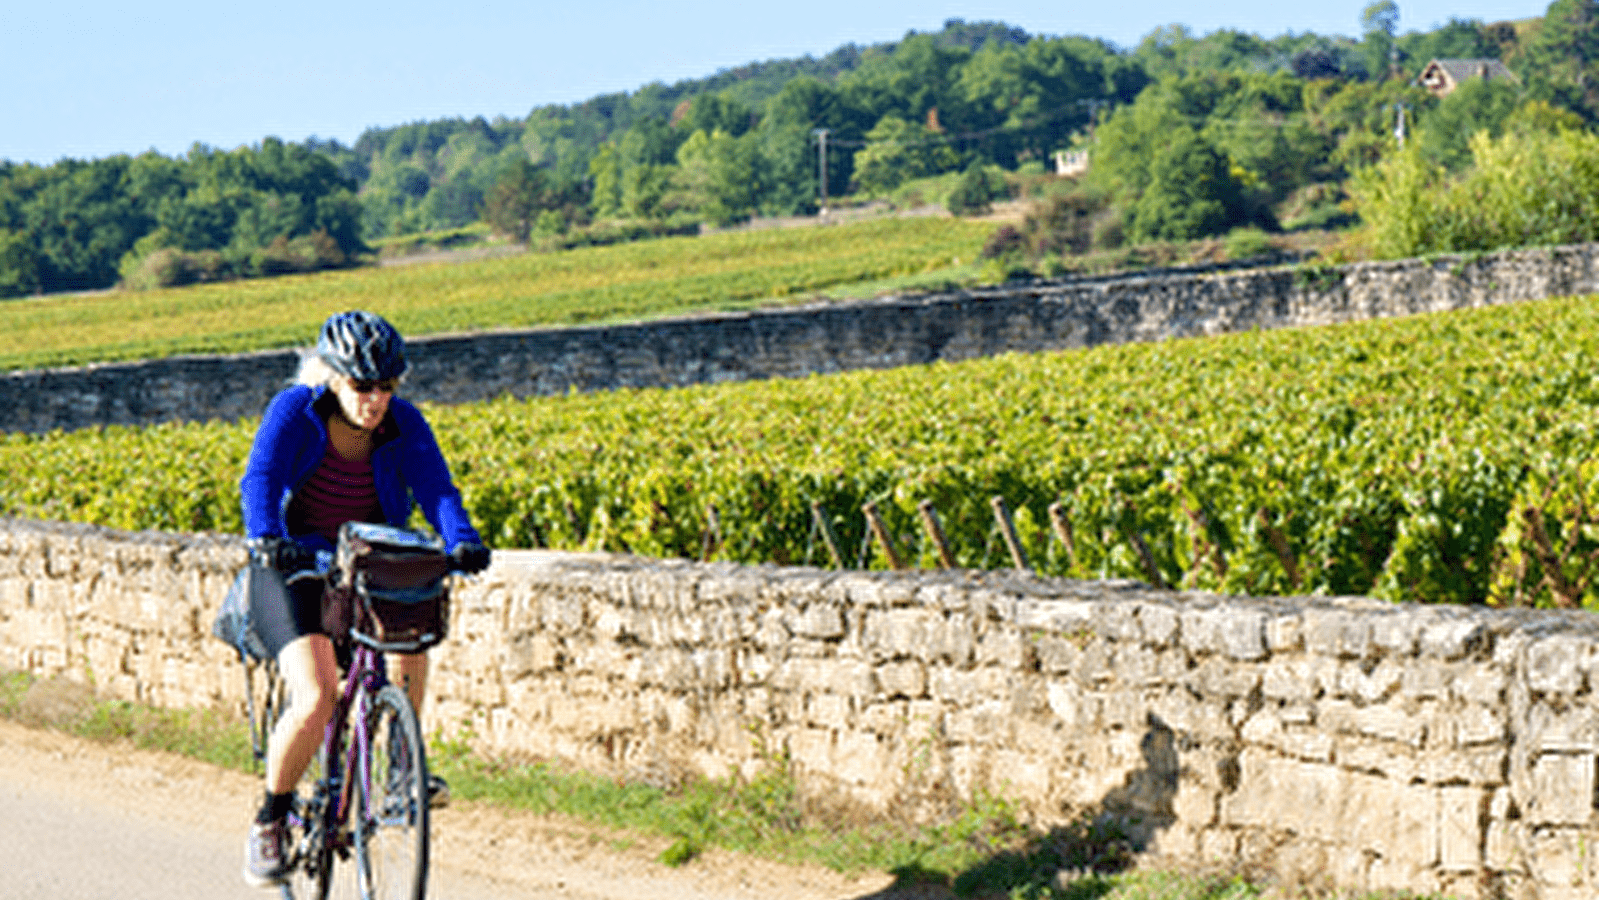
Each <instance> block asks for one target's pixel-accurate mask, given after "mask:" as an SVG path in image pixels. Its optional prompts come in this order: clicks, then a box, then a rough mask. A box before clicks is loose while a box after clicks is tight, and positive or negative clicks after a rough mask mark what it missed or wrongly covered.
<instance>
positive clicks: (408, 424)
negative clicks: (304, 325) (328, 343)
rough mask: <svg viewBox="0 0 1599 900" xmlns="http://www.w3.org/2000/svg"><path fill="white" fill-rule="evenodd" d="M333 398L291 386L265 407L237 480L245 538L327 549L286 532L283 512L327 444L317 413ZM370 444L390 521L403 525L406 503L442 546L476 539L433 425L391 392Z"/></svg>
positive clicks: (315, 538) (319, 540)
mask: <svg viewBox="0 0 1599 900" xmlns="http://www.w3.org/2000/svg"><path fill="white" fill-rule="evenodd" d="M337 402H338V399H337V398H336V397H335V396H334V395H333V394H331V393H329V392H328V390H327V388H325V387H315V388H313V387H307V386H305V385H295V386H294V387H291V388H289V389H287V390H285V391H283V392H282V393H280V394H278V395H277V396H276V397H273V398H272V402H271V403H269V404H268V405H267V409H266V413H265V414H264V415H263V416H262V417H261V427H260V429H259V430H257V431H256V433H255V443H254V445H253V446H251V448H250V461H249V462H248V463H247V464H246V465H245V469H244V478H243V479H241V480H240V481H239V493H240V502H241V504H242V505H243V507H244V533H245V535H246V536H247V537H251V538H261V537H293V538H295V539H297V540H299V541H300V542H301V543H303V544H305V545H306V546H307V547H310V548H312V549H315V550H332V549H333V548H332V547H331V546H329V545H328V542H327V539H326V538H323V537H322V536H321V535H318V534H296V535H290V534H289V533H288V526H287V524H286V521H285V514H286V513H287V512H288V509H289V499H290V498H291V497H292V496H293V495H294V492H295V491H296V490H298V489H299V488H300V486H301V485H303V484H304V483H305V481H306V479H308V478H310V477H311V474H312V473H314V472H315V471H316V469H317V466H319V465H321V464H322V457H323V455H324V454H326V453H327V449H328V429H327V422H326V419H325V418H324V417H325V416H327V415H328V414H330V413H332V411H333V408H334V406H333V405H334V404H336V403H337ZM373 444H374V446H373V448H372V481H373V483H374V486H375V487H376V488H377V494H378V503H379V504H381V505H382V507H383V516H384V518H385V519H387V520H388V523H389V524H390V525H396V526H403V525H404V524H405V523H406V521H407V520H408V519H410V517H411V508H412V506H413V504H414V505H417V506H420V507H421V508H422V514H423V515H424V516H426V517H427V520H428V523H429V524H430V525H432V526H433V529H434V530H435V531H437V532H438V533H439V534H440V535H442V536H443V537H444V542H445V545H446V547H447V548H449V549H454V548H455V546H456V545H457V544H461V543H467V542H471V543H475V544H480V543H482V542H483V541H482V539H481V538H479V537H478V533H477V531H476V530H474V529H473V528H472V522H471V520H470V519H469V518H467V514H466V508H465V507H464V506H462V505H461V492H460V491H459V490H457V489H456V487H455V483H454V482H452V481H451V480H450V469H449V466H448V465H446V464H445V462H444V454H443V453H441V452H439V444H438V441H437V440H435V439H434V437H433V429H431V428H429V427H428V423H427V420H426V419H423V418H422V414H421V413H420V412H418V411H417V408H416V407H415V406H412V405H411V404H410V403H409V402H407V401H405V400H402V399H400V398H399V397H395V398H393V399H392V400H390V401H389V412H388V415H387V416H385V417H384V419H383V423H382V424H381V425H379V426H378V428H377V430H376V432H375V433H374V435H373Z"/></svg>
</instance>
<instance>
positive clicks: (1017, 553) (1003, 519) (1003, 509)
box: [988, 494, 1032, 571]
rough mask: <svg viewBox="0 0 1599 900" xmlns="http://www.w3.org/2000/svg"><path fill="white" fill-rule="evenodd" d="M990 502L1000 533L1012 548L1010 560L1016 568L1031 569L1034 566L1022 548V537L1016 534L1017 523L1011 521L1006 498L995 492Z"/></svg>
mask: <svg viewBox="0 0 1599 900" xmlns="http://www.w3.org/2000/svg"><path fill="white" fill-rule="evenodd" d="M988 503H989V505H990V506H992V507H994V522H995V523H996V524H997V525H999V533H1000V534H1001V535H1002V536H1003V537H1004V538H1005V546H1006V548H1007V549H1009V550H1010V561H1011V562H1012V563H1014V564H1015V566H1016V568H1018V569H1022V570H1024V571H1030V570H1031V569H1032V566H1030V565H1028V564H1027V553H1026V551H1024V550H1023V549H1022V542H1021V539H1020V538H1018V537H1017V536H1016V523H1015V522H1013V521H1011V517H1010V507H1008V506H1006V505H1005V498H1004V497H1001V496H999V495H998V494H995V495H994V497H993V499H991V500H989V501H988Z"/></svg>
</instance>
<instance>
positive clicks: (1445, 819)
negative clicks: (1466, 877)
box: [1438, 787, 1488, 872]
mask: <svg viewBox="0 0 1599 900" xmlns="http://www.w3.org/2000/svg"><path fill="white" fill-rule="evenodd" d="M1487 802H1488V792H1487V791H1485V790H1483V789H1481V788H1476V787H1446V788H1441V789H1439V791H1438V856H1439V864H1440V865H1441V866H1443V868H1444V869H1445V870H1446V871H1450V872H1470V871H1475V870H1477V869H1478V868H1480V867H1481V866H1482V859H1483V818H1484V816H1483V814H1484V813H1485V812H1486V811H1487Z"/></svg>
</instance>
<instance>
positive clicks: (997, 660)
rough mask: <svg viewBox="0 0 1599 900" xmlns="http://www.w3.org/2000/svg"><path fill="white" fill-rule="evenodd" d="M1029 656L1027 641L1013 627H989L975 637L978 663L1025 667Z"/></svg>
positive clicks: (1011, 667)
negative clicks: (980, 635)
mask: <svg viewBox="0 0 1599 900" xmlns="http://www.w3.org/2000/svg"><path fill="white" fill-rule="evenodd" d="M1030 658H1031V647H1030V645H1029V642H1028V641H1027V639H1026V638H1025V637H1024V636H1023V635H1022V634H1021V632H1019V631H1017V630H1015V629H1010V628H1005V629H999V628H991V629H989V630H988V632H987V633H986V634H984V635H983V636H982V637H980V638H978V639H977V647H976V659H977V662H978V664H979V665H996V666H1000V667H1001V668H1005V669H1012V670H1015V669H1022V668H1026V667H1027V663H1028V660H1029V659H1030Z"/></svg>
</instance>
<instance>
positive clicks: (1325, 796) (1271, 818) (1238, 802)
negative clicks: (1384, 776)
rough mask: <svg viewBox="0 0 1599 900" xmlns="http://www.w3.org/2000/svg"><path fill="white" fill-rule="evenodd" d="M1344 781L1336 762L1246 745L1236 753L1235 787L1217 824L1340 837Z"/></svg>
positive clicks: (1224, 800)
mask: <svg viewBox="0 0 1599 900" xmlns="http://www.w3.org/2000/svg"><path fill="white" fill-rule="evenodd" d="M1347 780H1348V779H1347V776H1346V774H1345V773H1344V772H1342V771H1341V770H1340V769H1338V768H1337V767H1336V766H1330V765H1322V764H1319V763H1306V762H1300V761H1298V760H1287V759H1283V758H1282V757H1279V756H1277V755H1276V754H1274V753H1272V752H1270V751H1267V750H1257V749H1254V748H1246V749H1245V750H1244V752H1243V753H1242V754H1240V756H1239V775H1238V787H1237V789H1236V790H1234V791H1233V792H1232V793H1230V794H1226V795H1223V797H1222V799H1221V809H1220V822H1221V824H1223V825H1227V826H1232V827H1242V828H1249V829H1263V830H1269V831H1283V830H1286V831H1293V832H1297V833H1299V834H1302V835H1306V836H1308V837H1311V838H1314V839H1317V840H1324V841H1325V840H1336V839H1341V838H1342V833H1341V832H1340V830H1339V829H1340V822H1339V821H1338V820H1339V816H1338V814H1337V811H1338V810H1340V809H1341V808H1342V806H1343V802H1344V795H1345V792H1346V791H1347V789H1348V788H1347Z"/></svg>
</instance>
